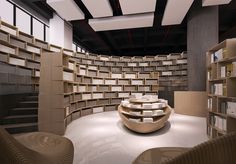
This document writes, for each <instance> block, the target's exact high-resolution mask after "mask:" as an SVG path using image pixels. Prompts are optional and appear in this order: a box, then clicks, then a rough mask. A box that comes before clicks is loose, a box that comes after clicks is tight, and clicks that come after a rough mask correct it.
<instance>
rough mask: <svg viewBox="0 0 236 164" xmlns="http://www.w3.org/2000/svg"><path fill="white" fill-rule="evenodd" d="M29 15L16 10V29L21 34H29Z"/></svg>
mask: <svg viewBox="0 0 236 164" xmlns="http://www.w3.org/2000/svg"><path fill="white" fill-rule="evenodd" d="M30 19H31V18H30V15H28V14H27V13H25V12H24V11H22V10H21V9H19V8H16V27H18V29H19V30H20V31H22V32H25V33H27V34H30V25H31V24H30Z"/></svg>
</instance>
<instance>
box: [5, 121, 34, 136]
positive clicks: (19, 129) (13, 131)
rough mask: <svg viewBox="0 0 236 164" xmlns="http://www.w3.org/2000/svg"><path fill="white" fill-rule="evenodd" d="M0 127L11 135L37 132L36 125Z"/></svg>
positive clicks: (25, 124)
mask: <svg viewBox="0 0 236 164" xmlns="http://www.w3.org/2000/svg"><path fill="white" fill-rule="evenodd" d="M2 127H3V128H5V129H6V130H7V131H8V132H9V133H11V134H16V133H27V132H35V131H38V124H37V123H24V124H10V125H3V126H2Z"/></svg>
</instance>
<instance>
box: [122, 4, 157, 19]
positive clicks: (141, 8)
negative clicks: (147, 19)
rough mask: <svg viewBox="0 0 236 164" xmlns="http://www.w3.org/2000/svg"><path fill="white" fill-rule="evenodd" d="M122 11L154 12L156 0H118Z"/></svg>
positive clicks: (133, 12)
mask: <svg viewBox="0 0 236 164" xmlns="http://www.w3.org/2000/svg"><path fill="white" fill-rule="evenodd" d="M119 1H120V6H121V10H122V13H123V14H124V15H127V14H137V13H146V12H154V11H155V8H156V0H119Z"/></svg>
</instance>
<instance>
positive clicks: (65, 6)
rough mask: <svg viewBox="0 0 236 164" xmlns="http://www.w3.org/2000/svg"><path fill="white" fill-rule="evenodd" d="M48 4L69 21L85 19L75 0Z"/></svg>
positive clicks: (51, 0) (57, 0)
mask: <svg viewBox="0 0 236 164" xmlns="http://www.w3.org/2000/svg"><path fill="white" fill-rule="evenodd" d="M47 3H48V5H49V6H51V7H52V8H53V9H54V10H56V12H57V13H58V14H59V15H60V16H61V17H62V18H63V19H65V20H67V21H70V20H80V19H84V13H83V12H82V11H81V9H80V8H79V6H78V5H77V4H76V3H75V2H74V0H47Z"/></svg>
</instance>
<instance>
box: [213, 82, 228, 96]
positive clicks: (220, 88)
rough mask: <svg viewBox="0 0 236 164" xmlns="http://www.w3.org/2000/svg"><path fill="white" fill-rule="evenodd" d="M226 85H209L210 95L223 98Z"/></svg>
mask: <svg viewBox="0 0 236 164" xmlns="http://www.w3.org/2000/svg"><path fill="white" fill-rule="evenodd" d="M226 88H227V87H226V84H225V83H219V84H213V85H211V88H210V90H211V94H214V95H219V96H223V95H226Z"/></svg>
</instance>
